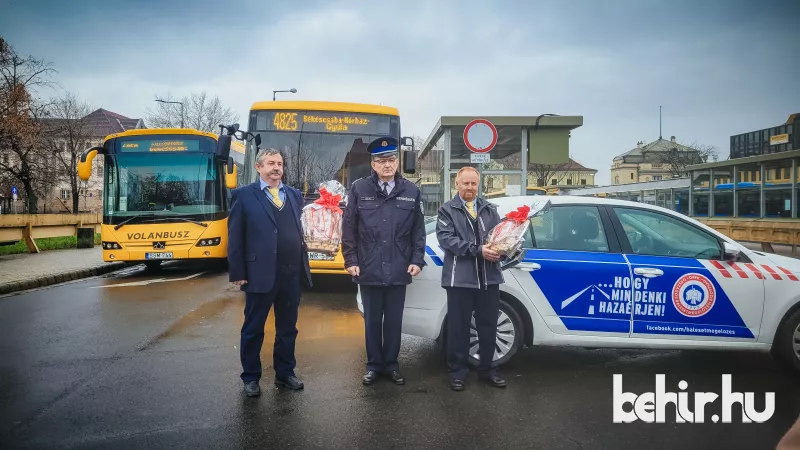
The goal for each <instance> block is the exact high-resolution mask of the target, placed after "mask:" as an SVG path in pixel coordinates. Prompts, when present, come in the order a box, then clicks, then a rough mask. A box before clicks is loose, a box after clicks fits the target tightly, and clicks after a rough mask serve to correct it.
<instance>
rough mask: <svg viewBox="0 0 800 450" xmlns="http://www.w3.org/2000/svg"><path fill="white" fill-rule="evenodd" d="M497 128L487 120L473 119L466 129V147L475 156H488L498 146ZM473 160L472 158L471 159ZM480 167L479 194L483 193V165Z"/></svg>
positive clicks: (480, 164)
mask: <svg viewBox="0 0 800 450" xmlns="http://www.w3.org/2000/svg"><path fill="white" fill-rule="evenodd" d="M497 138H498V136H497V128H496V127H495V126H494V124H493V123H492V122H490V121H488V120H486V119H473V120H471V121H470V122H469V123H468V124H467V126H466V127H464V145H466V146H467V148H468V149H469V151H471V152H472V153H473V154H476V153H477V154H486V156H488V154H489V152H490V151H492V149H493V148H494V146H495V145H497ZM470 160H472V157H470ZM476 165H477V166H478V167H477V169H478V194H482V193H483V169H484V167H483V163H482V162H481V163H477V164H476Z"/></svg>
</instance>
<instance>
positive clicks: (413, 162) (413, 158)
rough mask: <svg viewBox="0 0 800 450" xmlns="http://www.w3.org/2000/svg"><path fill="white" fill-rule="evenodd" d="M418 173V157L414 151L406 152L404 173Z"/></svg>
mask: <svg viewBox="0 0 800 450" xmlns="http://www.w3.org/2000/svg"><path fill="white" fill-rule="evenodd" d="M416 171H417V155H415V154H414V151H413V150H405V151H404V152H403V172H404V173H414V172H416Z"/></svg>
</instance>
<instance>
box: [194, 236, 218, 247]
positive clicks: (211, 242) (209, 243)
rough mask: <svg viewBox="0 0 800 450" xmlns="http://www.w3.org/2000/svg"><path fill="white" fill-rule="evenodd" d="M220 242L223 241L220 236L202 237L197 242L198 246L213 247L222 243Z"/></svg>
mask: <svg viewBox="0 0 800 450" xmlns="http://www.w3.org/2000/svg"><path fill="white" fill-rule="evenodd" d="M220 242H222V238H218V237H215V238H206V239H200V240H199V241H198V242H197V246H198V247H213V246H215V245H219V244H220Z"/></svg>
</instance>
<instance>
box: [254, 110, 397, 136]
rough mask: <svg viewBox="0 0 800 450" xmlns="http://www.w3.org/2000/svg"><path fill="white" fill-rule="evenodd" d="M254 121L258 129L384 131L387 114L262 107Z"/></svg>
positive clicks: (329, 131)
mask: <svg viewBox="0 0 800 450" xmlns="http://www.w3.org/2000/svg"><path fill="white" fill-rule="evenodd" d="M256 122H257V129H258V130H259V131H262V130H263V131H270V130H273V131H294V132H301V131H302V132H312V133H354V134H386V133H389V129H390V117H389V116H382V115H378V114H358V113H336V112H327V111H261V112H259V115H258V116H257V121H256Z"/></svg>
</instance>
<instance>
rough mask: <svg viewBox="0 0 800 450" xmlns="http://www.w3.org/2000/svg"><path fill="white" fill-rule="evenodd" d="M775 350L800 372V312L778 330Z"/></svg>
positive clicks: (789, 318) (774, 343)
mask: <svg viewBox="0 0 800 450" xmlns="http://www.w3.org/2000/svg"><path fill="white" fill-rule="evenodd" d="M773 350H775V351H776V353H777V355H776V356H778V357H779V358H780V359H781V360H783V362H785V363H787V364H788V365H789V366H791V367H792V368H793V369H794V370H797V371H800V310H797V311H795V312H794V314H792V315H791V316H789V317H788V318H787V319H786V321H785V322H784V323H783V324H782V325H781V327H780V328H779V329H778V334H777V335H776V336H775V341H774V342H773Z"/></svg>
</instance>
